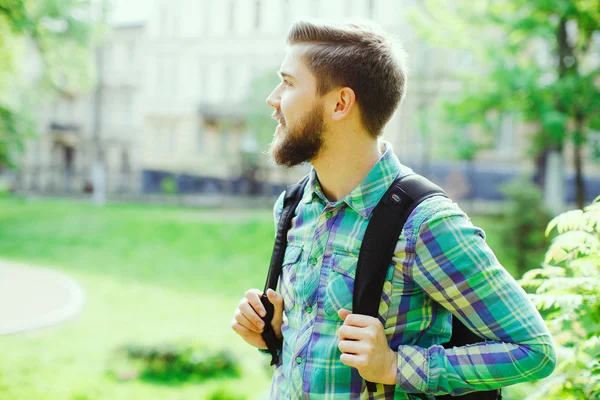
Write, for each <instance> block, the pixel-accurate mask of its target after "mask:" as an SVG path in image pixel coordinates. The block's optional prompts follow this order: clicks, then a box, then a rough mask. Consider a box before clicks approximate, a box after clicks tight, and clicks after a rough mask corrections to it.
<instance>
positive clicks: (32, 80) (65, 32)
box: [0, 0, 99, 166]
mask: <svg viewBox="0 0 600 400" xmlns="http://www.w3.org/2000/svg"><path fill="white" fill-rule="evenodd" d="M91 8H92V2H91V1H90V0H0V165H2V164H6V165H10V166H14V165H15V159H16V155H17V154H18V153H19V152H20V151H21V150H22V148H23V142H24V140H25V139H26V138H27V137H29V136H31V135H32V134H33V132H34V126H35V123H34V122H33V118H32V117H31V115H32V110H34V109H36V108H37V107H39V105H40V101H42V100H44V99H45V98H48V96H50V95H53V94H57V93H59V94H74V93H79V92H82V91H86V90H89V89H90V88H91V87H92V84H93V81H94V68H93V58H92V57H91V55H92V48H93V45H94V41H95V36H96V34H97V31H98V29H97V28H98V26H99V25H97V24H96V22H95V21H93V20H92V19H91V17H90V15H93V13H92V12H91ZM31 45H33V46H31ZM25 64H27V65H28V68H23V67H22V66H23V65H25ZM37 64H39V67H41V68H40V69H41V74H40V76H31V75H27V73H23V71H28V70H31V67H30V66H32V67H37V66H38V65H37Z"/></svg>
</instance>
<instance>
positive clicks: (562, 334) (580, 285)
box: [521, 197, 600, 400]
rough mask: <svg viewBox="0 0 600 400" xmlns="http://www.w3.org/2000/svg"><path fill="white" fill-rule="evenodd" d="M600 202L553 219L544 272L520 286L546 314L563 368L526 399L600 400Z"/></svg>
mask: <svg viewBox="0 0 600 400" xmlns="http://www.w3.org/2000/svg"><path fill="white" fill-rule="evenodd" d="M598 200H600V197H599V198H597V199H596V201H595V202H594V203H592V204H591V205H590V206H588V207H586V208H585V209H584V210H583V211H582V210H575V211H569V212H566V213H564V214H561V215H559V216H558V217H556V218H554V219H553V220H552V221H551V222H550V223H549V224H548V229H547V230H546V234H547V235H548V234H549V233H550V232H553V231H556V232H557V233H558V236H557V237H556V238H554V240H553V241H552V244H551V245H550V248H549V249H548V252H547V253H546V259H545V264H544V265H543V267H542V268H538V269H534V270H531V271H529V272H527V273H526V274H525V275H524V276H523V279H522V280H521V284H522V285H524V286H525V287H531V288H534V289H535V294H534V295H532V300H533V301H534V303H535V304H536V305H537V307H538V308H539V309H540V310H542V312H543V313H544V314H545V319H546V322H547V324H548V326H549V328H550V330H551V332H552V333H553V335H554V339H555V342H556V344H557V346H558V352H557V353H558V358H559V363H558V365H557V368H556V371H555V373H554V375H553V377H551V378H550V379H549V380H548V382H547V383H546V384H545V385H543V386H541V387H539V388H538V389H537V390H536V395H535V396H530V397H529V398H528V399H535V398H544V399H547V400H555V399H556V400H562V399H586V400H598V399H600V280H599V279H598V276H600V202H599V201H598Z"/></svg>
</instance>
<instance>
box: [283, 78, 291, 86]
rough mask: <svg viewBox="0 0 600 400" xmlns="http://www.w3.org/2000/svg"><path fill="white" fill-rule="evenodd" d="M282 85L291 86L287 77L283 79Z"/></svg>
mask: <svg viewBox="0 0 600 400" xmlns="http://www.w3.org/2000/svg"><path fill="white" fill-rule="evenodd" d="M283 86H292V84H291V83H290V81H288V80H287V79H284V81H283Z"/></svg>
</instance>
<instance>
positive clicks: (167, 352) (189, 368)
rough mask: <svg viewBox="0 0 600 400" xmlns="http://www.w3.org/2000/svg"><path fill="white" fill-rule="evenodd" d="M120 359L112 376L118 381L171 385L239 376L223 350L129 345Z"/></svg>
mask: <svg viewBox="0 0 600 400" xmlns="http://www.w3.org/2000/svg"><path fill="white" fill-rule="evenodd" d="M117 355H118V356H117V360H118V362H117V365H118V367H116V368H113V371H112V373H113V375H114V376H116V377H117V378H119V379H134V378H141V379H144V380H151V381H162V382H171V383H172V382H184V381H190V380H195V381H201V380H205V379H209V378H216V377H237V376H239V375H240V367H239V365H238V362H237V360H236V359H235V357H234V356H233V354H232V353H230V352H228V351H224V350H208V349H203V348H202V349H197V348H194V347H192V346H186V345H174V344H164V345H159V346H141V345H128V346H124V347H123V348H121V349H119V350H118V352H117Z"/></svg>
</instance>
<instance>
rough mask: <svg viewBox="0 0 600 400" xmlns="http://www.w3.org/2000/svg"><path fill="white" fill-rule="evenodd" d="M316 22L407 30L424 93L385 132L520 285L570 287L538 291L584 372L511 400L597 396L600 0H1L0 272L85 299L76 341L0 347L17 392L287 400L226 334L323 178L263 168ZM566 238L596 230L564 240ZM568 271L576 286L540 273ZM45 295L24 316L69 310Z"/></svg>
mask: <svg viewBox="0 0 600 400" xmlns="http://www.w3.org/2000/svg"><path fill="white" fill-rule="evenodd" d="M306 18H317V19H324V20H327V21H331V22H343V21H347V20H349V19H354V20H357V19H358V20H370V21H375V22H377V23H378V24H380V25H381V26H382V27H383V28H384V29H385V30H386V31H387V32H388V33H390V34H392V35H393V38H394V46H395V47H396V48H397V49H400V48H404V49H405V51H406V52H407V53H408V66H409V78H408V91H407V97H406V99H405V100H404V102H403V104H402V105H401V107H400V108H399V109H398V111H397V112H396V113H395V115H394V117H393V118H392V120H391V121H390V123H389V124H388V125H387V126H386V129H385V131H384V139H385V140H387V141H390V142H391V143H392V145H393V147H394V150H395V152H396V154H397V155H398V157H399V158H400V160H401V162H402V163H403V164H406V165H408V166H410V167H411V168H413V169H414V170H415V171H416V172H419V173H421V174H423V175H425V176H426V177H428V178H430V179H431V180H433V181H434V182H436V183H438V184H439V185H441V186H442V187H443V188H444V189H445V190H446V191H447V192H448V193H449V195H450V196H451V198H452V199H454V200H455V201H456V202H457V203H458V204H459V205H460V206H461V208H463V209H464V210H465V211H467V212H468V213H469V215H470V216H471V217H472V220H473V222H474V223H475V224H476V225H479V226H481V227H483V228H484V230H485V231H486V233H487V235H488V239H487V240H488V242H489V243H490V245H491V246H492V248H493V249H494V251H495V252H496V255H497V257H498V259H499V260H500V261H501V262H502V263H503V265H504V266H505V267H506V268H507V270H509V272H510V273H511V274H512V275H513V276H514V277H515V278H516V279H520V278H523V277H525V280H524V281H522V283H523V285H524V286H526V284H529V285H534V286H535V285H536V284H538V285H539V284H540V281H539V279H538V278H540V279H541V278H544V279H548V280H549V282H553V284H548V283H547V284H546V286H544V288H543V289H539V290H537V292H536V289H535V288H533V289H531V288H529V289H528V291H530V292H531V293H534V292H536V293H538V294H541V293H544V294H545V295H546V297H545V298H546V302H545V303H544V302H543V301H541V300H540V302H539V303H538V305H539V306H540V309H541V310H543V312H544V314H543V315H544V318H546V320H547V322H548V324H549V326H551V327H552V328H553V329H554V330H555V331H556V333H557V334H558V333H560V332H563V333H564V332H565V329H566V330H567V331H569V332H570V333H572V332H577V334H573V335H575V336H573V335H572V338H571V339H566V338H565V339H559V342H560V344H561V345H564V349H563V350H564V352H565V353H564V360H565V364H564V365H561V366H560V368H558V369H557V372H556V373H555V374H554V375H553V377H552V379H549V380H548V381H543V382H540V383H538V384H535V383H534V384H522V385H516V386H515V387H512V388H510V389H508V390H507V391H506V395H505V398H507V399H523V398H528V399H531V400H532V399H534V398H537V397H541V396H544V397H546V398H552V399H554V398H556V399H567V398H569V399H570V398H573V399H598V398H600V397H594V396H600V378H599V376H600V372H599V371H600V368H599V367H594V365H597V359H598V355H600V350H598V353H594V351H596V350H597V349H598V348H600V345H598V343H599V342H600V339H598V335H599V332H600V327H598V324H597V322H593V321H594V318H593V317H594V316H598V319H597V320H600V315H598V314H600V306H598V298H599V297H600V289H599V288H598V287H597V285H596V286H593V285H592V286H590V287H588V286H586V285H588V283H589V282H588V281H587V280H586V279H591V277H597V276H598V265H599V264H600V261H599V260H600V258H596V259H594V260H595V261H594V260H591V261H590V260H588V259H586V258H585V257H588V256H589V257H592V256H594V255H596V256H597V250H598V233H597V229H598V228H599V227H600V218H599V217H598V212H597V209H596V208H593V206H588V208H585V207H586V206H587V205H589V204H590V202H592V201H593V200H594V198H595V197H596V196H597V195H598V194H600V0H497V1H491V0H490V1H480V2H473V1H465V0H327V1H325V0H321V1H318V0H306V1H292V0H223V1H208V0H168V1H167V0H146V1H141V0H93V1H91V0H5V1H0V266H2V265H5V266H10V267H11V271H13V270H19V271H22V270H23V268H30V267H33V268H34V269H35V268H37V267H45V268H49V269H50V270H52V271H56V272H59V273H61V274H65V275H67V276H69V277H71V278H72V279H74V280H75V281H76V282H77V283H78V285H80V287H81V288H82V289H83V291H84V292H85V294H86V299H87V300H86V303H85V305H84V306H83V308H82V310H81V312H80V313H79V314H78V316H77V318H75V319H74V320H72V321H71V322H69V323H67V324H60V325H56V326H53V327H51V328H48V329H45V330H27V329H23V330H25V331H27V332H20V333H16V331H14V330H13V331H11V332H8V329H6V330H5V331H6V333H11V334H10V335H8V334H7V335H4V336H1V335H0V354H1V355H2V356H1V357H0V399H73V400H75V399H77V400H83V399H198V398H210V399H242V398H244V399H264V398H267V397H268V385H269V376H270V375H269V374H270V371H269V368H268V367H267V364H268V360H267V359H266V357H264V356H263V355H260V354H258V353H257V352H256V351H255V350H253V349H249V348H248V346H245V345H244V344H243V343H242V341H241V339H238V338H237V337H236V336H235V335H234V334H233V332H232V331H231V329H230V326H229V324H230V320H231V318H232V315H233V311H234V309H235V307H236V305H237V302H238V300H239V299H240V298H241V297H242V296H243V295H244V293H245V291H246V290H247V289H248V288H251V287H262V285H263V282H264V279H265V277H266V271H267V266H268V262H269V258H270V251H271V249H272V241H273V235H274V228H273V221H272V205H273V202H274V201H275V199H276V198H277V196H278V195H279V194H280V193H281V191H282V190H283V189H284V188H285V186H286V185H288V184H290V183H293V182H296V181H297V180H299V179H300V178H301V177H302V176H303V175H304V174H305V173H306V172H307V171H308V167H307V166H302V167H298V168H296V169H292V170H285V169H283V168H279V167H275V166H274V165H273V163H272V162H271V161H270V159H269V157H268V155H267V154H266V153H265V150H266V149H267V147H268V144H269V142H270V140H271V138H272V135H273V132H274V130H275V126H276V122H275V121H273V120H272V119H271V118H270V115H271V112H272V110H271V109H270V107H268V106H267V105H266V103H265V99H266V97H267V96H268V94H269V93H270V92H271V91H272V89H273V88H274V87H275V86H276V85H277V84H278V81H279V79H278V77H277V74H276V71H277V70H278V68H279V65H280V63H281V61H282V60H283V58H284V56H285V48H284V46H285V37H286V35H287V31H288V29H289V28H290V26H291V25H292V24H293V23H294V22H295V21H297V20H300V19H306ZM590 207H592V208H590ZM570 209H578V210H579V211H577V212H576V213H577V215H575V214H572V213H571V214H569V215H570V218H571V219H569V220H568V221H569V222H564V221H563V222H564V223H562V224H559V223H554V224H553V225H551V226H550V228H551V229H549V232H545V230H546V227H547V226H548V223H549V222H550V220H551V219H552V218H553V217H555V216H558V215H559V214H561V213H563V212H565V211H567V210H570ZM572 218H576V219H575V220H573V219H572ZM595 218H598V219H595ZM555 221H556V220H555ZM573 221H574V222H573ZM596 222H597V224H596ZM569 227H570V229H572V230H575V231H577V232H580V233H581V234H579V236H576V235H575V236H573V235H571V237H570V239H571V241H570V242H569V244H568V245H567V246H564V245H561V243H560V242H556V240H557V237H558V238H559V237H560V236H561V234H564V233H565V232H566V231H567V230H568V229H569ZM553 229H554V230H553ZM566 233H568V232H566ZM582 235H583V236H582ZM552 240H554V242H553V241H552ZM552 243H558V245H557V246H555V247H554V248H553V247H552V246H553V245H552ZM584 244H585V246H587V247H585V248H586V249H587V253H586V252H584V251H580V250H581V248H582V246H584ZM561 246H562V247H561ZM594 246H596V247H594ZM557 248H562V249H566V250H564V252H565V253H564V254H562V253H561V254H562V255H557V254H558V253H556V249H557ZM574 249H575V250H574ZM577 249H579V250H577ZM550 250H554V251H555V252H554V253H552V252H551V251H550ZM572 250H573V251H575V253H576V254H575V255H573V254H571V253H570V251H572ZM547 251H548V252H547ZM549 253H552V254H550V255H549ZM545 255H546V256H545ZM552 257H555V258H552ZM556 257H558V258H556ZM561 257H562V258H561ZM579 257H584V262H581V261H580V262H578V263H576V264H575V265H576V269H575V270H572V269H570V268H571V266H570V264H569V262H572V261H576V259H578V258H579ZM549 263H551V264H552V265H553V266H554V267H556V268H563V269H564V271H567V272H565V273H563V274H562V275H561V274H556V271H557V270H556V269H555V270H552V271H554V273H555V275H552V274H551V273H550V274H549V273H548V272H547V269H544V271H546V272H539V271H538V272H536V271H535V269H538V268H540V267H542V266H545V267H547V266H548V265H549ZM580 264H583V265H585V266H586V267H585V268H583V269H582V270H581V269H577V268H579V267H580ZM590 265H591V266H590ZM545 267H544V268H545ZM6 268H8V267H6ZM586 268H587V269H586ZM532 269H534V271H530V270H532ZM5 271H8V269H6V270H5ZM528 271H530V272H529V275H527V273H528ZM11 273H12V272H11ZM594 274H596V275H594ZM11 277H12V275H10V274H9V273H8V272H6V273H5V274H3V275H2V274H0V279H2V278H4V279H5V282H4V283H5V285H6V287H8V286H10V285H11V283H9V280H10V279H16V278H11ZM527 278H528V279H527ZM534 278H535V279H538V280H537V281H536V280H535V279H534ZM567 278H573V279H575V281H567ZM10 282H13V281H10ZM14 282H17V281H16V280H14ZM24 282H25V283H24V285H25V286H24V288H23V293H26V292H27V290H31V288H27V279H25V280H24ZM569 284H570V286H569ZM15 285H16V283H15ZM553 285H554V286H553ZM1 287H2V286H1V285H0V288H1ZM559 287H561V288H562V289H561V290H558V289H557V288H559ZM554 289H556V290H557V291H556V292H552V290H554ZM44 290H45V289H43V286H42V289H39V291H38V290H37V289H36V292H35V293H33V294H32V296H30V297H29V299H31V298H36V299H38V300H40V301H41V302H42V303H44V302H48V301H49V300H50V299H54V300H56V299H55V298H54V297H52V296H54V295H53V294H52V293H50V292H49V293H45V292H44ZM581 290H583V291H584V292H580V291H581ZM545 291H547V292H545ZM0 292H1V290H0ZM561 296H563V297H561ZM65 298H66V299H67V300H65V303H68V302H69V300H68V296H66V297H65ZM11 299H12V300H11ZM561 299H562V300H564V301H562V300H561ZM565 299H566V300H565ZM574 299H575V300H574ZM2 301H4V304H5V308H6V309H9V310H13V314H14V311H15V310H17V312H16V314H18V310H20V309H21V307H24V303H23V301H21V300H20V301H16V300H14V298H5V299H3V297H2V293H0V303H1V302H2ZM26 301H29V300H26ZM582 304H584V305H585V307H584V306H582ZM577 310H579V311H577ZM577 313H580V314H577ZM1 315H2V314H1V313H0V316H1ZM597 320H596V321H597ZM564 323H566V324H567V325H566V326H565V325H563V324H564ZM0 328H2V325H1V324H0ZM0 332H2V329H0ZM553 332H554V331H553ZM573 338H575V339H573ZM579 339H581V340H579ZM569 340H572V342H570V341H569ZM578 340H579V342H581V343H582V341H585V343H586V346H585V348H580V347H578V345H576V344H575V343H576V342H578ZM590 340H591V342H589V343H588V341H590ZM590 346H591V347H590ZM590 348H592V349H596V350H592V351H591V352H590V350H589V349H590ZM581 351H583V355H582V353H580V352H581ZM561 354H562V353H561ZM574 360H579V361H578V362H579V363H582V362H583V363H584V364H585V366H581V365H579V366H578V365H575V364H577V363H576V362H575V361H574ZM590 360H591V361H590ZM593 360H596V361H593ZM588 361H589V362H588ZM594 362H596V364H594ZM594 368H596V369H594ZM528 396H529V397H528ZM536 396H537V397H536ZM552 396H555V397H552Z"/></svg>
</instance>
